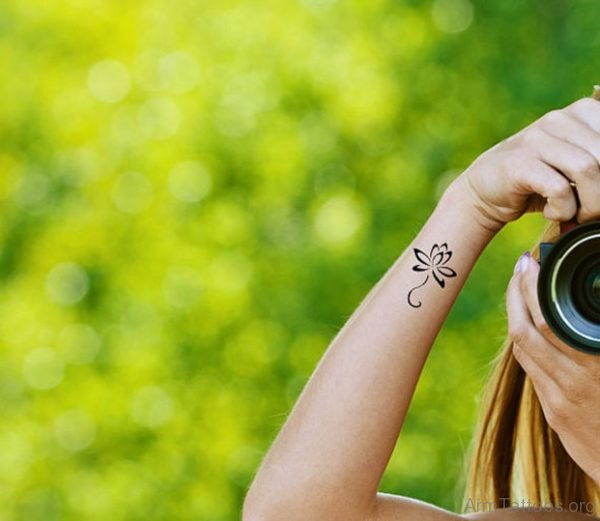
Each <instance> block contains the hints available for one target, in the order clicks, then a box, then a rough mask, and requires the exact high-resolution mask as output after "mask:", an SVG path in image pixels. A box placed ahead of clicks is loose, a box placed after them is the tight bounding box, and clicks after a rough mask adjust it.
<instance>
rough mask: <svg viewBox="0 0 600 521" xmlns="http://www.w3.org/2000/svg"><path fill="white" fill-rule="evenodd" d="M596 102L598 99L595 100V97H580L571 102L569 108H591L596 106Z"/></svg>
mask: <svg viewBox="0 0 600 521" xmlns="http://www.w3.org/2000/svg"><path fill="white" fill-rule="evenodd" d="M596 103H597V101H596V100H594V99H593V98H587V97H586V98H580V99H578V100H576V101H574V102H573V103H571V104H570V105H569V106H568V108H569V109H575V110H584V111H585V110H589V109H591V108H593V107H596Z"/></svg>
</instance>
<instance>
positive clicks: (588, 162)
mask: <svg viewBox="0 0 600 521" xmlns="http://www.w3.org/2000/svg"><path fill="white" fill-rule="evenodd" d="M594 103H596V104H598V105H599V106H600V103H598V102H596V101H595V100H594ZM549 116H551V117H549ZM532 131H533V129H532ZM536 133H537V134H538V136H537V137H538V138H539V139H540V144H541V146H539V147H537V149H538V150H539V153H540V157H541V159H542V160H543V161H545V162H546V163H548V164H549V165H550V166H552V167H554V168H556V169H558V170H560V171H561V172H562V173H563V174H565V175H566V176H567V177H568V178H569V179H571V180H572V181H574V182H575V183H576V185H577V193H578V195H579V200H580V203H581V207H580V208H579V211H578V212H577V221H578V222H580V223H582V222H587V221H591V220H594V219H597V218H599V217H600V133H598V132H596V131H594V129H592V128H590V127H589V126H588V125H587V124H586V123H584V122H582V121H580V120H579V119H577V118H575V117H573V116H571V115H570V114H569V113H568V112H565V111H555V112H550V113H548V114H546V116H545V117H543V118H541V119H540V122H539V128H538V129H537V130H535V131H533V134H534V138H535V136H536Z"/></svg>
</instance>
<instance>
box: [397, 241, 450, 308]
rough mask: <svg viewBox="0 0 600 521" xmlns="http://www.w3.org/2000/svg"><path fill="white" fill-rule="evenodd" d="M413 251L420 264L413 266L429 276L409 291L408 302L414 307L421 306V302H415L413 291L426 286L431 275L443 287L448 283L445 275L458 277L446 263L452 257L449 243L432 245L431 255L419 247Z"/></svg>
mask: <svg viewBox="0 0 600 521" xmlns="http://www.w3.org/2000/svg"><path fill="white" fill-rule="evenodd" d="M413 251H414V252H415V256H416V257H417V261H418V264H415V265H414V266H413V268H412V269H413V271H422V272H427V276H426V277H425V280H424V281H423V283H422V284H419V285H418V286H415V287H414V288H413V289H411V290H410V291H409V293H408V303H409V304H410V305H411V306H412V307H413V308H420V307H421V302H420V301H419V302H417V303H414V302H413V301H412V299H411V298H412V294H413V292H414V291H415V290H417V289H419V288H422V287H423V286H425V284H427V281H428V280H429V276H430V275H433V278H434V279H435V281H436V282H437V283H438V284H439V285H440V287H441V288H443V287H444V286H445V285H446V281H445V279H444V277H446V278H451V277H456V272H455V271H454V270H453V269H452V268H450V267H449V266H446V264H448V261H449V260H450V259H451V258H452V252H451V251H450V250H448V244H447V243H444V244H442V245H441V246H440V245H438V244H434V245H433V246H432V247H431V251H430V252H429V255H427V254H426V253H425V252H424V251H423V250H420V249H419V248H413Z"/></svg>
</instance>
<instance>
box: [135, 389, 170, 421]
mask: <svg viewBox="0 0 600 521" xmlns="http://www.w3.org/2000/svg"><path fill="white" fill-rule="evenodd" d="M172 413H173V400H172V399H171V397H170V396H169V395H168V394H167V392H166V391H165V390H164V389H162V388H160V387H156V386H150V387H144V388H142V389H140V390H139V391H138V392H137V393H136V394H135V395H134V397H133V399H132V401H131V415H132V417H133V419H134V420H135V421H136V422H137V423H139V424H140V425H142V426H144V427H149V428H151V429H155V428H157V427H160V426H161V425H162V424H164V423H166V422H167V421H168V420H169V419H170V418H171V415H172Z"/></svg>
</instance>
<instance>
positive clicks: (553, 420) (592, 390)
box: [507, 256, 600, 487]
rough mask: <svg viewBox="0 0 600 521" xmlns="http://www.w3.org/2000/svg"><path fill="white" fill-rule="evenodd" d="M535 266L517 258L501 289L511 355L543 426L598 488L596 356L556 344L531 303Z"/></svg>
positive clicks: (599, 360)
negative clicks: (537, 406) (529, 386)
mask: <svg viewBox="0 0 600 521" xmlns="http://www.w3.org/2000/svg"><path fill="white" fill-rule="evenodd" d="M539 270H540V267H539V264H538V263H537V262H536V261H535V260H534V259H532V258H531V257H529V256H522V257H521V259H520V261H519V263H518V264H517V267H516V268H515V274H514V276H513V278H512V279H511V281H510V284H509V286H508V290H507V309H508V322H509V336H510V338H511V340H512V341H513V353H514V356H515V358H516V360H517V361H518V362H519V364H520V365H521V367H522V368H523V370H524V371H525V372H526V373H527V375H528V376H529V378H530V379H531V383H532V384H533V386H534V388H535V392H536V394H537V396H538V398H539V401H540V404H541V406H542V410H543V411H544V416H545V417H546V421H547V422H548V424H549V425H550V427H552V429H553V430H554V431H555V432H556V434H558V436H559V438H560V440H561V441H562V443H563V445H564V447H565V449H566V451H567V452H568V453H569V455H570V456H571V458H572V459H573V460H574V461H575V462H576V463H577V464H578V465H579V467H581V469H582V470H583V471H584V472H585V473H586V474H587V475H588V476H590V477H591V478H592V479H593V480H594V482H595V483H596V484H597V486H598V487H600V442H599V440H598V433H600V414H599V413H598V404H599V403H600V356H595V355H591V354H587V353H583V352H580V351H577V350H575V349H573V348H572V347H569V346H568V345H567V344H565V343H564V342H562V341H561V340H559V339H558V337H557V336H556V335H555V334H554V333H553V332H552V331H551V329H550V327H549V326H548V324H547V323H546V322H545V320H544V318H543V316H542V312H541V310H540V306H539V302H538V298H537V281H538V274H539Z"/></svg>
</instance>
